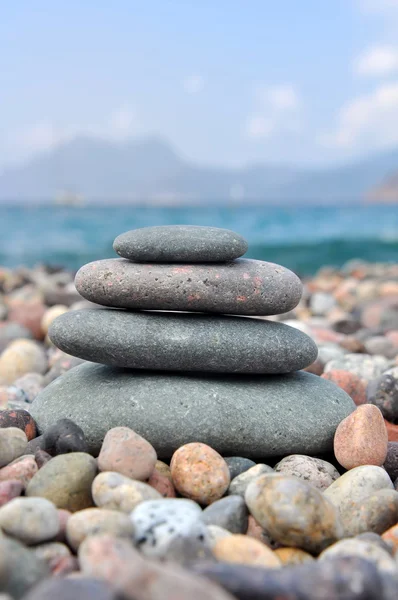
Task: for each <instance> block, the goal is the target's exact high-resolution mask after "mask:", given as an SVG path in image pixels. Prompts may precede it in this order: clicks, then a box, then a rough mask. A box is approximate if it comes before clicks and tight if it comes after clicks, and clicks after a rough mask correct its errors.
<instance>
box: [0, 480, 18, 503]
mask: <svg viewBox="0 0 398 600" xmlns="http://www.w3.org/2000/svg"><path fill="white" fill-rule="evenodd" d="M23 489H24V486H23V483H22V482H21V481H19V480H18V479H10V480H8V481H1V482H0V507H1V506H4V505H5V504H7V502H9V501H10V500H12V499H13V498H18V496H20V495H21V493H22V490H23Z"/></svg>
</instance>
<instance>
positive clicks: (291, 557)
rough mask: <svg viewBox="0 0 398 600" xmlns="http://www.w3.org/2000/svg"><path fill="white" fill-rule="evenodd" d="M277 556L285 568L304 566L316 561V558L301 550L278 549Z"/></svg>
mask: <svg viewBox="0 0 398 600" xmlns="http://www.w3.org/2000/svg"><path fill="white" fill-rule="evenodd" d="M275 554H276V556H277V557H278V558H279V560H280V561H281V563H282V565H283V566H286V565H302V564H303V563H307V562H313V561H314V557H313V556H312V555H311V554H309V553H308V552H305V551H304V550H301V549H300V548H277V549H276V550H275Z"/></svg>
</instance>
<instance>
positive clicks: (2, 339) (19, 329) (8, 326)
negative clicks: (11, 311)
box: [0, 321, 33, 352]
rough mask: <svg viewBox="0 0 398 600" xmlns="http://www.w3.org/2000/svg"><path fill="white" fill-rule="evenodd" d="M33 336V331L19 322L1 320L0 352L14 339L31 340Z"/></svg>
mask: <svg viewBox="0 0 398 600" xmlns="http://www.w3.org/2000/svg"><path fill="white" fill-rule="evenodd" d="M32 337H33V336H32V332H31V331H30V330H29V329H28V328H27V327H24V326H23V325H20V324H19V323H13V322H10V321H8V322H5V323H3V322H0V352H3V351H4V350H5V349H6V348H7V346H8V345H9V344H10V342H13V341H14V340H22V339H26V340H29V339H31V338H32Z"/></svg>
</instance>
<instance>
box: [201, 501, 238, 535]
mask: <svg viewBox="0 0 398 600" xmlns="http://www.w3.org/2000/svg"><path fill="white" fill-rule="evenodd" d="M202 518H203V521H204V523H206V525H217V526H218V527H222V528H223V529H226V530H228V531H230V532H231V533H246V531H247V525H248V514H247V507H246V504H245V501H244V500H243V498H242V497H241V496H226V497H225V498H221V499H220V500H216V502H213V504H210V506H207V507H206V508H205V509H204V511H203V515H202Z"/></svg>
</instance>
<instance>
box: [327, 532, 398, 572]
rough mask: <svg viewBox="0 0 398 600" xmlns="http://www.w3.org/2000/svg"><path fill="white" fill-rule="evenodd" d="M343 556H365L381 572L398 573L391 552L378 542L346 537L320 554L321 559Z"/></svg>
mask: <svg viewBox="0 0 398 600" xmlns="http://www.w3.org/2000/svg"><path fill="white" fill-rule="evenodd" d="M335 556H341V557H344V558H348V557H351V556H356V557H361V558H365V559H366V560H368V561H369V562H372V563H373V564H374V565H375V566H376V567H377V569H379V570H380V571H381V572H385V573H392V574H393V575H396V574H397V565H396V562H395V561H394V559H393V558H392V557H391V556H390V554H389V553H388V552H387V551H386V550H383V549H382V548H380V546H379V545H378V544H375V543H373V542H368V541H364V540H359V539H355V538H353V539H345V540H340V541H339V542H336V543H335V544H333V545H332V546H329V548H326V550H324V551H323V552H322V553H321V554H320V555H319V559H318V560H320V561H323V560H326V559H329V558H331V557H335Z"/></svg>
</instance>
